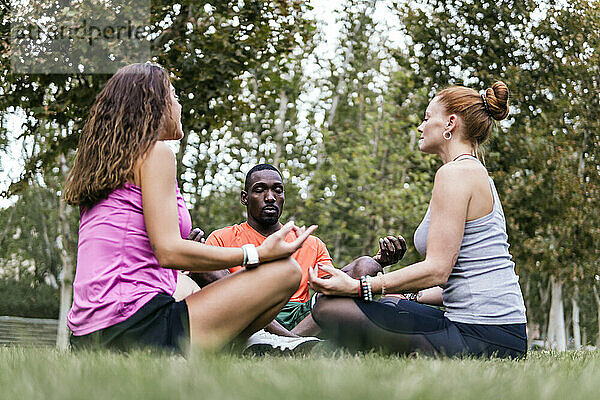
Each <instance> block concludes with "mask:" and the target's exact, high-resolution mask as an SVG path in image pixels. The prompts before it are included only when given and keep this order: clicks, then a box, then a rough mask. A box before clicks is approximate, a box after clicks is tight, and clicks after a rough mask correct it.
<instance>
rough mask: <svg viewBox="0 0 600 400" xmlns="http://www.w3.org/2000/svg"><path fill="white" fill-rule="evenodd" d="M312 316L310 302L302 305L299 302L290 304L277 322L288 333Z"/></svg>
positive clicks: (281, 312)
mask: <svg viewBox="0 0 600 400" xmlns="http://www.w3.org/2000/svg"><path fill="white" fill-rule="evenodd" d="M308 314H310V300H309V301H307V302H306V303H300V302H297V301H290V302H288V303H287V304H286V305H285V306H283V308H282V309H281V311H280V312H279V314H277V317H276V318H275V321H277V322H279V323H280V324H281V325H283V326H284V327H285V328H286V329H287V330H288V331H291V330H292V329H294V328H295V327H296V325H298V324H299V323H300V321H302V320H303V319H304V318H306V317H307V316H308Z"/></svg>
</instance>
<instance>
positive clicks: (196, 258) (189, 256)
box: [140, 141, 316, 271]
mask: <svg viewBox="0 0 600 400" xmlns="http://www.w3.org/2000/svg"><path fill="white" fill-rule="evenodd" d="M140 172H141V184H142V202H143V206H144V221H145V223H146V230H147V232H148V237H149V239H150V243H151V245H152V249H153V250H154V254H155V256H156V258H157V260H158V262H159V264H160V265H161V266H163V267H165V268H175V269H187V270H190V271H214V270H219V269H223V268H228V267H233V266H236V265H240V264H242V262H243V251H242V249H241V248H222V247H215V246H208V245H205V244H202V243H197V242H194V241H191V240H185V239H183V238H181V235H180V232H179V224H178V221H179V215H178V212H177V197H176V194H175V182H176V181H175V176H176V167H175V155H174V154H173V152H172V151H171V149H170V148H169V147H168V146H167V145H166V144H165V143H163V142H161V141H159V142H157V143H156V144H155V145H154V146H153V147H152V148H151V149H150V151H149V152H148V154H147V156H146V158H145V160H144V161H143V163H142V166H141V169H140ZM292 229H295V230H298V228H295V227H294V226H293V224H286V225H284V227H283V228H282V229H280V230H279V231H278V232H276V233H274V234H273V235H271V236H269V238H267V240H265V241H264V243H263V244H262V245H260V246H259V247H257V250H258V254H259V259H260V261H261V262H267V261H272V260H277V259H280V258H285V257H289V256H290V255H291V254H293V253H294V251H296V250H297V249H298V248H299V247H300V246H301V244H302V243H303V242H304V240H306V238H307V237H308V235H310V234H311V233H312V232H313V231H314V229H316V227H315V226H313V227H310V228H308V229H306V230H305V231H304V232H300V231H298V238H297V239H296V240H294V241H293V242H291V243H287V242H285V241H284V240H283V239H284V238H285V235H286V234H287V233H288V232H289V231H290V230H292Z"/></svg>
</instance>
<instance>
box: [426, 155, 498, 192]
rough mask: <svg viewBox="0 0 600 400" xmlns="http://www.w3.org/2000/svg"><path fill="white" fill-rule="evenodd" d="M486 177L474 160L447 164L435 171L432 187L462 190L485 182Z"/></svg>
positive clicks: (482, 169) (480, 166)
mask: <svg viewBox="0 0 600 400" xmlns="http://www.w3.org/2000/svg"><path fill="white" fill-rule="evenodd" d="M487 176H488V173H487V170H486V169H485V167H484V166H483V165H482V164H481V163H479V162H476V161H474V160H462V161H459V162H449V163H446V164H444V165H442V166H441V167H440V169H438V170H437V172H436V174H435V181H434V185H437V186H449V187H457V188H462V189H464V188H465V187H471V186H472V185H475V184H477V182H478V181H486V182H487Z"/></svg>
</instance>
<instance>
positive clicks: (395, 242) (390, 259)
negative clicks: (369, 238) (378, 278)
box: [373, 236, 406, 267]
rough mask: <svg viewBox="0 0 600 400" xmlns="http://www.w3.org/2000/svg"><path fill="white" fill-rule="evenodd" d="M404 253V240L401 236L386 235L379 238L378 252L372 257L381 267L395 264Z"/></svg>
mask: <svg viewBox="0 0 600 400" xmlns="http://www.w3.org/2000/svg"><path fill="white" fill-rule="evenodd" d="M405 253H406V241H405V240H404V238H403V237H402V236H398V237H397V238H396V237H394V236H386V237H384V238H380V239H379V252H378V253H377V254H376V255H375V257H373V260H375V261H377V262H378V263H379V264H380V265H381V266H382V267H387V266H388V265H393V264H396V263H397V262H398V261H400V260H401V259H402V257H404V254H405Z"/></svg>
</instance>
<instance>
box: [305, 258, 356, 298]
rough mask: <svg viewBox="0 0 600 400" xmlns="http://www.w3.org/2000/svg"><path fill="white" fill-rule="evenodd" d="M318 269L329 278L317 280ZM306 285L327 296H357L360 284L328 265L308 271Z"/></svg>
mask: <svg viewBox="0 0 600 400" xmlns="http://www.w3.org/2000/svg"><path fill="white" fill-rule="evenodd" d="M319 268H321V269H322V270H323V271H325V272H327V273H329V274H330V277H329V278H319V271H318V270H319ZM308 284H309V285H310V287H311V288H313V290H315V291H317V292H319V293H323V294H325V295H328V296H351V297H357V296H358V288H359V286H360V282H359V280H358V279H354V278H351V277H350V276H348V275H346V274H345V273H344V272H342V271H340V270H339V269H337V268H335V267H332V266H329V265H318V264H317V265H316V266H315V268H314V269H313V268H309V269H308Z"/></svg>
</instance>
